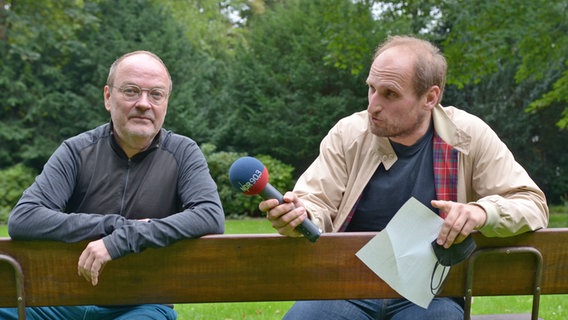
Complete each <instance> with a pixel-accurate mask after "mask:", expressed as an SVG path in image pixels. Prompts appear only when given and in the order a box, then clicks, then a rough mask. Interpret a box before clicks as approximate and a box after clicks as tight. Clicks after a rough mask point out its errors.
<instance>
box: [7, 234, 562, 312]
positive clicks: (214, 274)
mask: <svg viewBox="0 0 568 320" xmlns="http://www.w3.org/2000/svg"><path fill="white" fill-rule="evenodd" d="M374 235H376V233H335V234H324V235H322V236H321V237H320V238H319V240H318V241H317V242H316V243H311V242H309V241H307V240H306V239H303V238H286V237H282V236H279V235H275V234H247V235H214V236H206V237H203V238H200V239H191V240H184V241H180V242H177V243H175V244H173V245H171V246H169V247H167V248H160V249H147V250H146V251H144V252H142V253H139V254H131V255H128V256H126V257H123V258H120V259H117V260H114V261H111V262H109V263H108V264H107V265H106V266H105V269H104V271H103V273H102V275H101V277H100V278H99V284H98V285H97V286H95V287H93V286H91V285H90V283H88V282H86V281H85V280H84V279H83V278H81V277H79V276H78V275H77V262H78V259H79V255H80V254H81V252H82V250H83V249H84V248H85V246H86V242H81V243H73V244H66V243H61V242H53V241H13V240H10V239H9V238H0V255H4V256H5V257H11V258H12V259H13V260H14V261H16V262H17V264H18V265H19V266H21V269H22V273H23V280H22V283H23V287H24V294H25V296H23V295H21V294H20V295H21V298H22V300H21V301H22V302H24V303H25V305H26V306H45V305H82V304H97V305H125V304H139V303H168V304H176V303H194V302H237V301H241V302H245V301H289V300H305V299H345V298H354V299H359V298H392V297H398V296H399V295H398V294H397V293H396V292H395V291H394V290H392V289H391V288H390V287H389V286H388V285H387V284H386V283H385V282H383V281H382V280H381V279H380V278H379V277H378V276H376V275H375V274H374V273H373V272H372V271H371V270H369V269H368V268H367V267H366V266H365V265H364V264H363V263H362V262H361V261H360V260H359V259H358V258H357V257H356V256H355V253H356V252H357V251H358V250H359V249H360V248H361V247H363V245H365V244H366V243H367V242H368V241H369V240H371V238H372V237H373V236H374ZM474 239H475V241H476V243H477V246H478V249H477V250H482V249H486V248H509V247H512V248H516V247H530V248H534V249H536V250H537V251H538V252H540V253H541V255H542V278H541V281H540V286H539V288H538V291H539V292H540V293H541V294H563V293H568V229H544V230H539V231H537V232H531V233H526V234H522V235H519V236H515V237H511V238H486V237H484V236H483V235H481V234H480V233H475V234H474ZM476 260H477V261H476V264H475V267H474V268H473V272H474V274H475V276H474V280H473V285H472V288H471V289H472V291H471V292H472V295H474V296H495V295H532V294H533V293H534V290H535V288H534V285H533V281H534V280H535V275H536V271H535V258H534V257H533V256H532V255H530V254H524V253H520V254H508V253H505V254H489V255H484V256H483V257H481V256H480V257H478V258H476ZM467 273H468V272H467V262H464V263H461V264H459V265H457V266H455V267H453V268H452V270H451V272H450V274H449V276H448V280H447V284H446V286H445V288H444V289H443V291H442V293H441V295H442V296H464V295H466V291H467V290H466V287H467V284H466V282H467V281H466V279H467ZM0 283H2V290H0V307H8V306H12V307H14V306H17V305H18V300H17V297H18V294H19V293H18V292H17V289H16V288H17V284H18V282H17V278H16V277H15V276H14V270H13V267H12V265H11V264H10V263H8V262H6V261H4V262H2V261H0Z"/></svg>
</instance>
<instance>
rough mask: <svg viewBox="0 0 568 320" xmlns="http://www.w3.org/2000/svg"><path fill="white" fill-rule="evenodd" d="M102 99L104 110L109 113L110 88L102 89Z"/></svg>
mask: <svg viewBox="0 0 568 320" xmlns="http://www.w3.org/2000/svg"><path fill="white" fill-rule="evenodd" d="M103 98H104V101H105V109H106V110H107V111H109V112H110V87H109V86H108V85H106V86H105V88H104V89H103Z"/></svg>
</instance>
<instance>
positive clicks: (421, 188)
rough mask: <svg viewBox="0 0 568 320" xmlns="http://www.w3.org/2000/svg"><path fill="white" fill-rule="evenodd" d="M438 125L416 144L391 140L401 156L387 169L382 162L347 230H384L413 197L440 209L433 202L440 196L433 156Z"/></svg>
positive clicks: (365, 190) (435, 210)
mask: <svg viewBox="0 0 568 320" xmlns="http://www.w3.org/2000/svg"><path fill="white" fill-rule="evenodd" d="M433 136H434V129H433V127H432V126H430V129H429V130H428V132H427V133H426V134H425V135H424V137H422V138H421V139H420V140H419V141H417V142H416V143H415V144H414V145H412V146H404V145H401V144H398V143H395V142H392V141H391V145H392V147H393V149H394V151H395V153H396V155H397V157H398V160H397V161H396V162H395V164H394V165H393V166H392V167H391V168H390V169H389V170H386V169H385V167H384V166H383V165H382V164H381V165H379V167H378V168H377V170H376V171H375V173H374V174H373V177H372V178H371V180H370V181H369V183H368V184H367V186H366V187H365V189H364V190H363V193H362V194H361V198H360V200H359V202H358V205H357V208H356V211H355V214H354V215H353V218H352V219H351V222H350V223H349V225H348V226H347V229H346V231H380V230H382V229H384V228H385V227H386V225H387V224H388V223H389V221H390V220H391V219H392V217H393V216H394V215H395V214H396V212H397V211H398V210H399V209H400V207H402V205H403V204H404V203H405V202H406V201H407V200H408V199H409V198H410V197H415V198H416V199H417V200H418V201H420V202H421V203H423V204H424V205H426V206H427V207H429V208H430V209H431V210H433V211H434V212H436V213H437V212H438V210H437V209H435V208H433V207H432V205H431V204H430V201H431V200H434V199H436V189H435V185H434V170H433V164H432V162H433V158H432V152H433V151H432V147H433V146H432V139H433Z"/></svg>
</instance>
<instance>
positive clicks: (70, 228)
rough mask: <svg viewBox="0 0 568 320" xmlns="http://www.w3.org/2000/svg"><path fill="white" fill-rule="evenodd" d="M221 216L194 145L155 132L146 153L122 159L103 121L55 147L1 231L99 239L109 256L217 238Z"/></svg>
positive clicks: (23, 235) (20, 236) (109, 127)
mask: <svg viewBox="0 0 568 320" xmlns="http://www.w3.org/2000/svg"><path fill="white" fill-rule="evenodd" d="M224 217H225V216H224V213H223V208H222V206H221V201H220V199H219V194H218V192H217V186H216V184H215V182H214V181H213V179H212V178H211V175H210V173H209V169H208V166H207V162H206V160H205V157H204V156H203V154H202V152H201V150H200V149H199V147H198V146H197V144H196V143H195V142H194V141H193V140H191V139H189V138H187V137H184V136H181V135H177V134H174V133H172V132H171V131H167V130H165V129H161V131H160V133H159V134H158V135H157V137H156V138H155V139H154V141H153V143H152V145H151V147H150V148H148V149H147V150H146V151H144V152H141V153H139V154H137V155H135V156H134V157H132V158H130V159H129V158H128V157H127V156H126V154H125V153H124V152H123V151H122V149H121V148H120V147H119V146H118V144H117V143H116V141H115V139H114V137H113V135H112V123H108V124H105V125H102V126H99V127H97V128H95V129H93V130H90V131H87V132H85V133H82V134H79V135H77V136H75V137H73V138H70V139H68V140H66V141H64V142H63V143H62V144H61V145H60V146H59V148H58V149H57V150H56V151H55V152H54V154H53V155H52V156H51V158H50V159H49V160H48V162H47V163H46V165H45V166H44V168H43V171H42V173H41V174H40V175H39V176H38V177H37V178H36V181H35V182H34V183H33V184H32V185H31V186H30V187H29V188H28V189H27V190H26V191H25V192H24V193H23V195H22V197H21V199H20V200H19V202H18V203H17V205H16V206H15V207H14V209H13V210H12V212H11V214H10V217H9V220H8V232H9V234H10V236H11V237H12V238H13V239H16V240H18V239H22V240H40V239H41V240H58V241H64V242H77V241H82V240H94V239H100V238H103V241H104V244H105V246H106V247H107V250H108V251H109V253H110V256H111V257H112V258H113V259H116V258H118V257H121V256H123V255H125V254H128V253H132V252H140V251H142V250H144V249H145V248H148V247H163V246H167V245H168V244H170V243H172V242H175V241H178V240H181V239H185V238H194V237H200V236H202V235H205V234H213V233H223V232H224ZM140 219H150V220H149V221H140Z"/></svg>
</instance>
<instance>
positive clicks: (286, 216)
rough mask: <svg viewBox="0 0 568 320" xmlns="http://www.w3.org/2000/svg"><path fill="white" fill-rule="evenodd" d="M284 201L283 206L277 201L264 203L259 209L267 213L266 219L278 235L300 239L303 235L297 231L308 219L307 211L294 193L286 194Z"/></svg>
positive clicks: (270, 200)
mask: <svg viewBox="0 0 568 320" xmlns="http://www.w3.org/2000/svg"><path fill="white" fill-rule="evenodd" d="M283 199H284V203H283V204H279V202H278V200H276V199H268V200H265V201H262V202H261V203H260V204H259V205H258V208H259V209H260V211H262V212H266V218H267V219H268V220H269V221H270V222H271V223H272V227H273V228H274V229H276V230H277V231H278V233H280V234H281V235H285V236H288V237H300V236H301V235H302V234H301V233H300V232H298V231H296V230H295V229H296V227H297V226H299V225H300V224H302V222H304V219H307V217H308V214H307V212H306V209H305V208H304V206H303V205H302V203H301V202H300V200H299V199H298V197H297V196H296V194H295V193H293V192H286V194H285V195H284V197H283Z"/></svg>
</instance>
